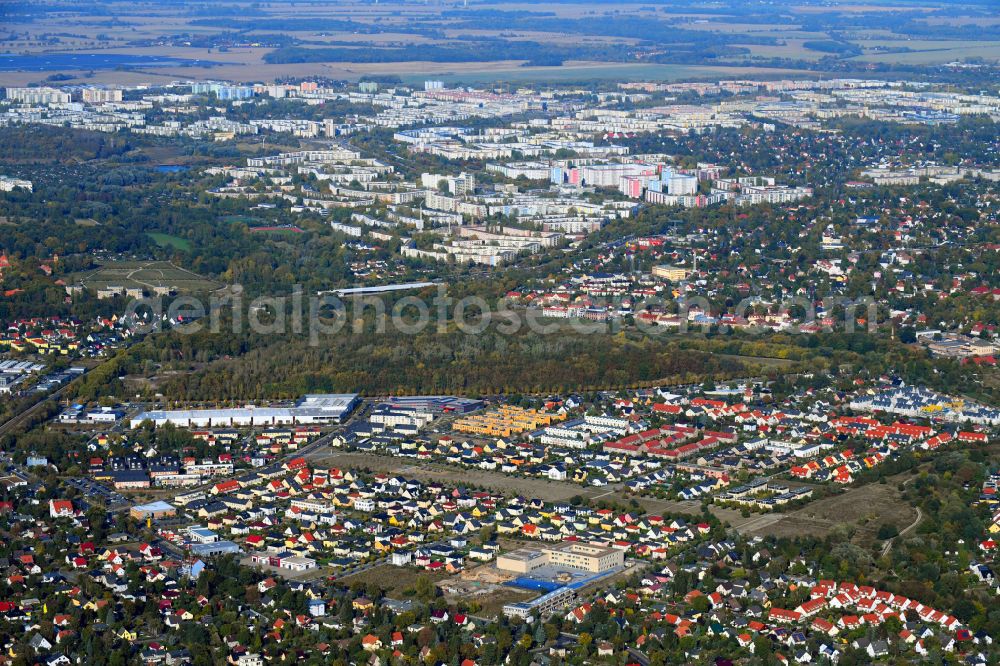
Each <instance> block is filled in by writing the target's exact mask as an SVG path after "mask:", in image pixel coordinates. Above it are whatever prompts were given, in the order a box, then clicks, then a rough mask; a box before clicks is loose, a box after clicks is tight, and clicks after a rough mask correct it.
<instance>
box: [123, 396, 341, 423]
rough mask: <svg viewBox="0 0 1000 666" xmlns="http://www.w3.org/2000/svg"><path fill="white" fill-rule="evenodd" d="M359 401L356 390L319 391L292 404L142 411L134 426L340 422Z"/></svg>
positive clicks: (137, 416)
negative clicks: (290, 405)
mask: <svg viewBox="0 0 1000 666" xmlns="http://www.w3.org/2000/svg"><path fill="white" fill-rule="evenodd" d="M358 402H359V398H358V394H357V393H321V394H313V395H307V396H303V397H302V398H301V399H300V400H299V401H298V402H297V403H295V406H294V407H254V406H250V407H240V408H236V409H175V410H156V411H151V412H142V413H140V414H137V415H136V416H135V418H133V419H132V421H131V424H132V427H133V428H138V427H139V426H140V425H141V424H142V423H143V422H144V421H152V423H153V424H154V425H156V426H157V427H159V426H163V425H166V424H168V423H172V424H174V425H175V426H179V427H182V428H218V427H227V428H238V427H241V426H243V427H250V426H271V425H288V424H301V425H308V424H322V423H341V422H342V421H343V420H344V419H345V418H346V417H347V416H348V415H349V414H350V413H351V412H352V411H353V410H354V408H355V407H357V405H358Z"/></svg>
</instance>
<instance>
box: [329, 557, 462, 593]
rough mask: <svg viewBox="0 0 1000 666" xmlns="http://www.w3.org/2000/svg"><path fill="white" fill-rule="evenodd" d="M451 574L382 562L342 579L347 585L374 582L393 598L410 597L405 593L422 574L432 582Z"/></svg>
mask: <svg viewBox="0 0 1000 666" xmlns="http://www.w3.org/2000/svg"><path fill="white" fill-rule="evenodd" d="M450 575H451V574H447V573H430V572H427V571H421V570H420V569H415V568H413V567H397V566H393V565H391V564H380V565H379V566H376V567H372V568H371V569H368V570H366V571H362V572H361V573H358V574H354V575H351V576H342V577H341V578H340V580H341V581H343V583H344V584H345V585H354V584H356V583H361V584H363V585H369V584H372V585H375V586H377V587H379V588H380V589H382V590H383V591H384V592H385V594H386V596H387V597H391V598H393V599H408V598H409V596H408V595H407V594H405V593H406V592H407V591H408V590H411V589H412V588H413V586H414V585H415V584H416V582H417V579H418V578H420V577H421V576H424V577H426V578H427V579H429V580H430V581H431V582H432V583H437V582H438V581H441V580H444V579H446V578H448V577H449V576H450Z"/></svg>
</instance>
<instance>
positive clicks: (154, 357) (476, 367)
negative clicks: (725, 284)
mask: <svg viewBox="0 0 1000 666" xmlns="http://www.w3.org/2000/svg"><path fill="white" fill-rule="evenodd" d="M216 337H217V336H214V335H208V336H157V337H155V338H152V339H150V340H147V341H146V342H145V343H144V344H143V345H142V349H141V350H140V351H139V354H138V355H130V356H132V360H131V362H130V363H129V364H126V366H125V367H120V368H118V369H116V370H114V371H112V374H111V376H116V374H117V372H118V371H119V370H122V371H126V372H128V371H139V370H141V368H142V367H143V366H145V367H146V368H147V369H148V363H149V362H150V361H165V362H167V364H168V365H177V363H178V361H177V359H184V358H187V357H188V353H189V350H198V353H204V351H205V349H206V348H207V346H210V345H211V344H213V342H212V341H213V339H214V338H216ZM230 337H231V336H230ZM220 344H225V343H222V342H221V341H220ZM178 345H180V346H178ZM233 351H236V350H233ZM192 360H193V359H192ZM128 365H132V366H133V367H127V366H128ZM190 367H192V368H194V367H197V368H198V369H197V370H196V371H195V372H190V373H179V374H176V375H171V376H170V377H169V378H168V379H166V380H164V382H163V383H162V385H160V386H159V387H158V388H157V392H160V393H162V394H163V395H165V396H170V398H171V399H174V400H212V401H218V400H223V401H224V400H254V399H267V398H283V397H295V396H299V395H302V394H304V393H310V392H322V391H357V392H360V393H364V394H368V395H386V394H407V393H410V394H413V393H431V394H433V393H457V394H463V395H482V394H495V393H508V394H513V393H545V392H549V391H552V392H564V391H584V392H585V391H593V390H598V389H615V388H625V387H634V386H652V385H657V384H672V383H686V382H694V381H702V380H704V379H709V378H711V379H726V378H734V377H746V376H748V375H753V374H756V373H758V372H759V371H760V368H759V367H758V366H756V365H755V364H752V363H748V362H746V361H741V360H736V359H733V358H726V357H723V356H718V355H714V354H712V353H708V352H703V351H697V350H689V349H681V348H679V347H678V346H677V345H676V343H673V342H670V341H665V340H656V339H652V338H638V339H631V340H630V339H627V338H626V337H625V336H622V335H610V334H590V335H586V334H580V333H574V332H571V331H560V332H558V333H553V334H549V335H540V334H538V333H533V332H527V331H526V332H521V333H518V334H515V335H502V334H500V333H498V332H495V331H492V330H488V331H486V332H484V333H482V334H480V335H469V334H466V333H462V332H460V331H451V332H446V333H439V332H437V331H434V332H425V333H421V334H419V335H400V334H396V333H392V332H386V333H384V334H380V333H371V332H368V333H361V334H354V333H344V334H341V335H339V336H336V337H333V338H331V339H329V340H323V341H322V342H321V344H319V345H316V346H312V345H310V344H309V343H308V341H307V340H305V339H297V338H292V337H290V336H287V337H285V338H282V339H280V340H272V341H267V340H264V339H258V340H255V341H253V342H252V343H250V348H249V349H246V350H245V353H238V354H236V355H231V356H229V357H228V358H227V357H226V356H225V354H220V355H219V357H217V358H216V360H211V361H209V362H207V363H199V364H197V365H194V364H193V365H192V366H190Z"/></svg>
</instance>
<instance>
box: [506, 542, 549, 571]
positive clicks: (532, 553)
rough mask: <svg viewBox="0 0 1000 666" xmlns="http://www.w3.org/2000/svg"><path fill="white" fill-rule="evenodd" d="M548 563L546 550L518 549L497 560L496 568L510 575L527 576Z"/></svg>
mask: <svg viewBox="0 0 1000 666" xmlns="http://www.w3.org/2000/svg"><path fill="white" fill-rule="evenodd" d="M548 563H549V554H548V552H547V550H546V549H535V548H518V549H517V550H512V551H510V552H509V553H504V554H503V555H501V556H500V557H498V558H497V568H498V569H503V570H504V571H510V572H512V573H519V574H528V573H531V572H532V571H534V570H535V569H538V568H539V567H543V566H545V565H546V564H548Z"/></svg>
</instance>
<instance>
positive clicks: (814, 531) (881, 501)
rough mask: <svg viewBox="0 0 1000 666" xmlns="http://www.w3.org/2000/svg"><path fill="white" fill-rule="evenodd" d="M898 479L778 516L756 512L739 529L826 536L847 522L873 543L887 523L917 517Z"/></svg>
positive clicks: (897, 523) (906, 522) (898, 523)
mask: <svg viewBox="0 0 1000 666" xmlns="http://www.w3.org/2000/svg"><path fill="white" fill-rule="evenodd" d="M897 483H898V481H896V482H894V481H893V480H892V479H890V482H889V483H886V484H881V483H870V484H868V485H865V486H861V487H860V488H851V489H849V490H848V491H847V492H845V493H843V494H841V495H833V496H831V497H824V498H822V499H819V500H816V501H815V502H811V503H809V504H807V505H806V506H805V507H803V508H801V509H796V510H795V511H790V512H788V513H786V514H784V515H782V516H780V517H778V518H777V520H775V519H774V518H775V516H770V515H764V516H755V517H753V518H752V519H750V520H749V522H746V523H744V525H743V526H742V527H738V528H737V529H740V531H745V532H747V533H750V534H756V535H761V536H765V535H771V536H778V537H792V536H802V535H810V536H816V537H824V536H826V535H828V534H829V533H830V532H831V531H832V530H833V529H834V528H835V527H836V526H838V525H844V526H847V527H854V528H856V532H855V536H854V540H855V541H856V542H858V543H862V544H870V543H872V542H873V541H874V540H875V538H876V537H875V535H876V532H878V528H879V527H880V526H881V525H883V524H884V523H889V524H891V525H895V526H896V527H897V528H898V529H903V528H905V527H906V526H907V525H909V524H911V523H912V522H913V520H914V519H915V518H916V517H917V513H916V509H914V508H913V507H912V506H910V505H909V504H908V503H907V502H906V500H904V499H903V496H902V494H901V493H900V492H899V490H898V489H897V488H896V484H897Z"/></svg>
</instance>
